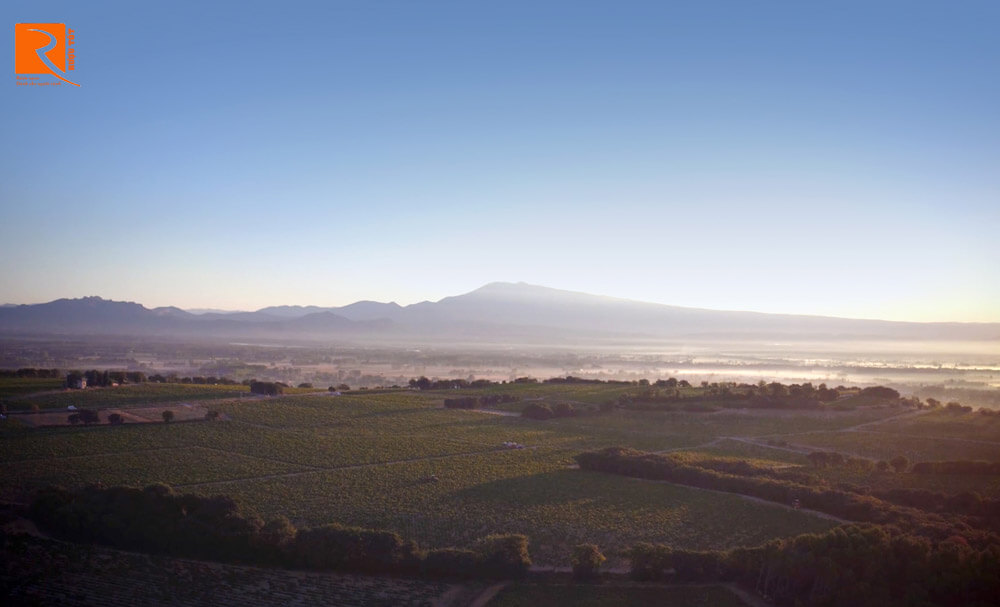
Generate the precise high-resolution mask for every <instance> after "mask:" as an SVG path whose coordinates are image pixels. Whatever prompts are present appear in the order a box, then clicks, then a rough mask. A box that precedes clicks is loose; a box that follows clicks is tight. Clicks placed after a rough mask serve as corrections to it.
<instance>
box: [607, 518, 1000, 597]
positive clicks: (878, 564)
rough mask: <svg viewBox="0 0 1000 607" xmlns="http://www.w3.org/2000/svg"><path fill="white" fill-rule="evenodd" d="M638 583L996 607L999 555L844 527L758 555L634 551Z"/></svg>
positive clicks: (641, 547) (955, 541) (952, 541)
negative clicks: (721, 584)
mask: <svg viewBox="0 0 1000 607" xmlns="http://www.w3.org/2000/svg"><path fill="white" fill-rule="evenodd" d="M627 556H628V558H629V561H630V565H631V566H630V572H631V575H632V577H633V578H634V579H637V580H657V581H677V582H702V583H706V582H707V583H718V582H736V583H739V584H741V585H743V586H745V587H747V588H753V589H754V590H756V591H757V593H758V594H759V595H761V596H763V597H764V598H765V599H766V600H768V601H771V602H773V603H774V604H775V605H823V606H828V607H840V606H844V607H848V606H850V607H868V606H872V607H881V606H882V605H906V606H909V605H913V606H924V605H967V606H974V605H982V606H985V605H994V604H996V598H997V597H998V596H1000V576H998V575H997V572H998V571H1000V549H998V547H997V546H990V547H988V548H983V549H975V548H972V547H970V546H969V545H968V544H966V543H964V541H963V540H962V539H961V538H957V537H956V538H949V539H947V540H945V541H942V542H939V543H933V542H930V541H929V540H927V538H923V537H916V536H913V535H909V534H906V533H902V532H901V531H900V530H898V529H895V528H893V527H880V526H874V525H849V526H843V527H838V528H835V529H832V530H831V531H829V532H827V533H824V534H821V535H814V534H809V535H800V536H798V537H795V538H791V539H787V540H774V541H771V542H769V543H767V544H765V545H763V546H759V547H756V548H737V549H734V550H729V551H705V552H696V551H689V550H675V549H672V548H670V547H669V546H665V545H653V544H638V545H636V546H633V547H632V548H631V549H629V550H628V552H627Z"/></svg>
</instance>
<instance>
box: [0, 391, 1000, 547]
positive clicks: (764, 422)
mask: <svg viewBox="0 0 1000 607" xmlns="http://www.w3.org/2000/svg"><path fill="white" fill-rule="evenodd" d="M239 388H242V387H239ZM503 388H505V389H507V390H508V391H509V390H512V389H516V390H520V391H522V392H524V395H529V394H530V395H532V396H531V398H539V397H542V398H545V399H546V400H547V401H549V402H566V401H578V402H584V400H583V399H590V400H593V401H599V400H600V399H601V398H605V397H609V395H612V394H616V393H617V391H619V390H620V387H618V386H604V387H603V388H604V389H605V390H606V392H607V393H606V394H603V395H602V393H601V391H600V389H601V388H602V386H593V385H584V386H577V385H572V386H561V385H558V386H553V385H532V384H525V385H514V386H510V385H508V386H503ZM496 389H497V390H499V388H496ZM232 390H233V387H228V386H219V387H214V386H187V385H178V384H172V385H165V386H164V385H147V386H134V387H123V388H115V389H107V390H94V391H87V392H83V393H81V392H74V393H65V394H62V393H61V394H55V395H47V396H42V397H39V399H41V400H43V402H45V403H46V404H47V406H57V405H58V406H62V405H63V404H64V403H56V400H57V399H56V398H55V397H65V398H68V397H72V396H77V397H82V398H84V399H85V400H86V405H85V406H92V407H97V408H100V407H123V406H130V405H131V406H142V405H151V404H152V405H155V404H156V403H162V402H176V401H177V400H185V401H190V402H195V401H198V400H200V399H211V405H210V406H211V408H212V409H214V410H218V411H220V412H221V413H222V414H223V419H225V420H228V421H221V420H220V421H214V422H190V423H183V424H178V423H175V424H142V425H140V424H126V425H124V426H119V427H111V426H107V425H102V426H95V427H65V428H50V429H28V428H17V427H13V424H7V427H5V428H4V429H2V430H0V463H2V464H3V465H4V468H5V474H4V475H2V476H0V493H2V494H3V495H4V496H6V497H7V498H8V499H11V498H14V499H25V497H26V495H27V493H28V492H29V491H30V490H31V489H32V488H34V487H38V486H41V485H44V484H47V483H59V484H64V485H70V486H79V485H83V484H87V483H93V482H102V483H104V484H108V485H111V484H130V485H148V484H152V483H156V482H165V483H168V484H171V485H173V486H175V487H177V488H178V490H181V491H185V492H194V493H199V494H208V495H212V494H219V493H224V494H228V495H232V496H233V497H234V498H236V499H237V500H238V501H239V502H240V503H241V504H242V505H243V506H244V507H245V508H246V509H248V510H249V511H251V512H254V513H256V514H258V515H260V516H261V517H264V518H269V517H273V516H277V515H285V516H288V517H289V518H290V519H291V520H292V521H293V522H294V523H296V524H298V525H320V524H324V523H328V522H343V523H348V524H354V525H363V526H370V527H378V528H387V529H392V530H395V531H398V532H400V533H401V534H403V535H404V536H406V537H409V538H413V539H416V540H418V541H419V542H420V543H421V544H422V545H424V546H428V547H440V546H447V545H465V544H468V543H469V542H471V541H473V540H474V539H476V538H478V537H481V536H483V535H487V534H490V533H525V534H527V535H528V536H529V537H530V538H531V550H532V554H533V555H534V557H535V560H536V562H538V563H540V564H557V565H563V564H566V563H567V562H568V560H569V552H570V550H571V549H572V546H574V545H575V544H577V543H580V542H594V543H597V544H598V545H600V546H601V548H602V549H603V550H604V551H605V553H606V554H608V556H609V557H610V558H611V559H612V563H617V564H621V559H620V557H618V556H617V553H618V551H619V550H620V549H622V548H625V547H627V546H629V545H631V544H633V543H635V542H638V541H650V542H666V543H669V544H671V545H674V546H678V547H683V548H692V549H707V548H723V547H730V546H736V545H755V544H759V543H761V542H764V541H766V540H768V539H770V538H774V537H785V536H792V535H797V534H800V533H806V532H819V531H823V530H825V529H828V528H830V527H831V526H833V525H834V524H835V523H834V522H832V521H830V520H827V519H823V518H819V517H816V516H813V515H812V514H810V513H806V512H797V511H790V510H788V509H786V508H783V507H782V506H780V505H775V504H768V503H761V502H756V501H752V500H748V499H744V498H742V497H740V496H736V495H729V494H720V493H713V492H707V491H702V490H699V489H694V488H688V487H681V486H675V485H670V484H663V483H651V482H644V481H637V480H632V479H628V478H624V477H618V476H612V475H604V474H598V473H592V472H584V471H580V470H577V469H574V468H573V466H572V464H573V456H574V455H576V454H577V453H579V452H581V451H584V450H589V449H595V448H600V447H606V446H612V445H622V446H631V447H635V448H639V449H644V450H654V451H657V450H682V449H683V450H692V451H694V452H698V453H704V454H711V455H729V456H738V457H741V458H748V459H756V460H762V461H765V462H770V463H773V464H774V465H776V466H782V467H787V466H789V465H792V466H795V465H807V461H806V460H805V458H804V455H803V454H801V453H795V452H792V451H788V450H785V449H780V448H774V447H768V446H762V445H755V444H748V443H747V442H741V441H738V440H735V439H734V438H727V437H742V438H746V437H750V438H754V437H762V438H757V440H760V441H766V440H771V441H772V443H773V444H774V445H780V444H783V441H786V440H787V441H789V442H794V443H796V444H797V443H800V442H805V441H812V443H810V444H816V446H817V447H819V446H826V445H829V448H833V447H834V446H841V447H844V450H845V452H854V451H856V450H866V449H867V450H870V451H871V452H873V453H874V452H878V451H879V450H887V451H886V452H887V453H888V452H890V451H891V452H892V454H893V455H894V454H896V452H895V451H894V449H893V445H891V444H889V445H888V446H887V445H886V441H883V440H882V436H881V435H880V436H879V437H878V439H877V440H873V439H872V436H873V435H871V434H869V433H867V432H847V431H843V430H845V429H850V428H854V427H855V426H858V425H860V424H868V423H869V422H873V421H879V420H884V419H888V418H891V417H893V416H897V415H899V414H900V413H901V411H900V410H898V409H893V408H885V407H882V408H877V407H876V408H859V409H856V410H850V411H839V412H834V411H827V412H810V411H763V412H754V411H744V410H725V411H719V412H715V413H690V412H643V411H623V410H617V411H614V412H611V413H607V414H602V415H597V414H593V415H582V416H579V417H575V418H562V419H555V420H548V421H533V420H528V419H524V418H521V417H509V416H501V415H492V414H487V413H483V412H477V411H463V410H448V409H443V408H442V407H441V403H442V400H443V398H444V396H443V395H451V394H453V393H454V392H457V391H452V392H446V393H433V392H431V393H421V392H412V391H397V392H383V393H367V394H366V393H364V392H356V393H350V394H347V395H344V396H333V395H330V394H327V393H323V392H320V393H316V394H299V395H289V396H284V397H279V398H259V397H258V398H251V397H249V396H243V397H242V398H232V397H231V396H233V394H232V393H231V392H227V391H232ZM239 394H244V395H245V392H241V391H239V390H237V392H236V395H237V396H238V395H239ZM220 397H229V398H224V399H223V400H217V399H219V398H220ZM78 402H79V401H78ZM514 404H516V405H518V406H524V402H521V403H514ZM81 405H82V403H81V404H78V406H81ZM917 419H919V420H920V421H923V420H922V418H916V419H913V421H910V420H895V419H890V420H889V421H886V422H884V423H882V424H876V425H874V426H864V428H865V429H878V430H880V431H881V430H882V428H883V426H885V427H891V425H892V424H896V423H899V422H902V421H906V422H907V423H913V422H915V421H916V420H917ZM929 421H934V420H933V419H930V420H929ZM944 421H947V420H944ZM941 423H943V422H941ZM928 427H932V426H928ZM949 431H950V432H957V430H955V429H953V428H952V429H951V430H949ZM928 432H930V430H928ZM768 437H771V438H768ZM895 439H897V440H906V441H913V440H914V439H912V438H908V437H905V436H897V437H895ZM947 440H950V441H952V442H958V443H960V444H962V445H966V446H968V445H972V446H974V447H975V448H977V449H980V450H982V451H983V452H984V453H993V452H990V451H989V449H990V448H991V447H990V446H989V445H982V444H980V443H963V442H961V441H955V439H947ZM505 441H514V442H516V443H520V444H521V445H523V446H524V447H525V448H523V449H505V448H504V447H503V443H504V442H505ZM933 442H934V441H933V440H928V439H921V440H920V441H918V442H917V446H920V445H927V444H932V443H933ZM890 443H891V441H890ZM925 450H926V447H925ZM973 451H975V449H972V450H971V451H962V452H961V453H959V452H956V451H955V450H953V449H952V450H947V449H944V450H941V451H940V452H937V453H936V455H938V457H926V458H923V459H954V458H958V457H959V456H960V455H961V454H964V453H972V452H973ZM977 453H978V452H977ZM905 454H906V455H907V457H911V455H910V453H909V452H908V453H905ZM929 455H933V454H932V453H929ZM880 457H881V456H880ZM996 457H997V458H1000V452H997V455H996ZM911 459H913V460H914V461H916V459H918V458H916V457H911ZM844 474H847V472H844ZM915 476H916V475H889V479H888V481H887V482H892V483H902V482H903V481H902V480H901V479H903V478H904V477H906V478H907V482H913V483H924V484H925V485H926V486H940V487H945V485H944V484H940V483H939V484H935V482H937V481H934V479H917V478H910V477H915ZM838 480H842V481H843V482H853V483H855V484H862V485H863V484H872V485H873V486H874V485H875V484H877V483H879V482H880V479H877V478H874V477H868V478H846V477H845V478H844V479H838ZM979 482H982V481H979ZM893 486H895V485H893ZM901 486H902V485H901ZM921 486H923V485H921ZM951 486H955V487H959V488H968V483H965V484H962V483H957V484H956V483H953V484H952V485H951ZM990 487H992V485H990ZM989 491H990V492H992V489H989Z"/></svg>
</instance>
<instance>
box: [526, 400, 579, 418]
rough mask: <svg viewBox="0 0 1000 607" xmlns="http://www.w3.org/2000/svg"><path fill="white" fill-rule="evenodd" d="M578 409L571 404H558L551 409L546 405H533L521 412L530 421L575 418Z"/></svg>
mask: <svg viewBox="0 0 1000 607" xmlns="http://www.w3.org/2000/svg"><path fill="white" fill-rule="evenodd" d="M576 414H577V412H576V409H575V408H573V405H571V404H570V403H558V404H556V406H555V407H550V406H548V405H546V404H545V403H531V404H530V405H528V406H527V407H525V408H524V409H522V410H521V416H522V417H527V418H529V419H541V420H544V419H552V418H555V417H575V416H576Z"/></svg>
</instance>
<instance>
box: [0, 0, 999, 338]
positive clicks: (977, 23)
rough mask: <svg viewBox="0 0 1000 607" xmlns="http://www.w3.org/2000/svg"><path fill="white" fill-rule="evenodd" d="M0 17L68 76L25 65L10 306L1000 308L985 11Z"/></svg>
mask: <svg viewBox="0 0 1000 607" xmlns="http://www.w3.org/2000/svg"><path fill="white" fill-rule="evenodd" d="M206 5H207V6H206ZM0 15H2V16H3V18H4V21H5V22H6V23H8V25H7V26H5V27H6V31H7V34H6V35H7V36H9V37H11V38H12V37H13V30H14V28H13V24H14V23H18V22H66V23H68V24H69V25H70V27H72V28H74V29H75V30H76V32H77V38H76V49H77V50H76V56H77V60H76V66H77V69H76V71H75V72H73V75H75V76H76V78H75V79H74V81H76V82H80V83H81V85H82V86H81V87H80V88H76V87H70V86H61V87H16V86H15V85H14V74H13V73H12V72H13V69H12V68H8V69H10V72H8V78H9V81H8V85H7V86H6V87H5V88H4V90H3V92H2V94H0V110H2V115H3V116H4V141H5V144H4V145H3V146H2V148H0V162H2V165H0V166H2V167H3V169H2V171H3V173H2V174H0V176H2V178H0V212H2V214H0V276H2V278H0V301H2V302H11V303H33V302H41V301H47V300H51V299H55V298H58V297H79V296H83V295H101V296H103V297H108V298H114V299H125V300H132V301H139V302H141V303H144V304H146V305H149V306H155V305H179V306H181V307H215V308H231V309H255V308H259V307H262V306H265V305H271V304H287V303H300V304H317V305H338V304H345V303H349V302H351V301H354V300H357V299H377V300H396V301H398V302H400V303H410V302H414V301H419V300H424V299H432V300H434V299H439V298H441V297H444V296H447V295H453V294H457V293H461V292H465V291H469V290H472V289H474V288H476V287H478V286H480V285H482V284H484V283H487V282H491V281H497V280H507V281H526V282H530V283H535V284H544V285H548V286H553V287H559V288H566V289H572V290H579V291H586V292H591V293H599V294H606V295H615V296H619V297H626V298H633V299H642V300H648V301H656V302H661V303H668V304H675V305H688V306H697V307H708V308H719V309H744V310H759V311H770V312H792V313H804V314H830V315H838V316H855V317H878V318H888V319H900V320H956V321H973V320H980V321H984V320H990V321H1000V269H998V268H1000V241H998V238H997V235H998V231H1000V230H998V228H1000V170H998V169H1000V110H998V108H1000V78H997V73H998V71H997V70H998V66H1000V38H998V37H997V36H996V32H997V31H998V30H1000V4H997V3H996V2H992V1H982V2H962V3H942V2H913V1H908V2H836V3H822V4H820V3H805V2H753V3H750V2H738V1H732V2H610V1H609V2H581V1H574V2H523V3H522V2H502V3H501V2H494V3H479V2H419V1H400V2H373V1H372V2H361V1H358V2H339V1H328V2H315V3H313V2H295V1H290V2H281V3H279V2H267V3H257V2H211V3H201V2H187V3H185V2H162V3H160V2H100V1H96V2H86V3H83V2H72V3H71V2H66V3H62V2H44V1H32V2H22V1H16V0H15V1H7V2H5V3H4V5H3V7H2V8H0ZM6 47H7V48H8V49H11V48H12V47H13V44H12V40H9V41H8V44H7V45H6ZM8 52H11V51H8ZM9 59H12V58H9ZM12 63H13V61H10V62H9V63H8V66H10V65H11V64H12Z"/></svg>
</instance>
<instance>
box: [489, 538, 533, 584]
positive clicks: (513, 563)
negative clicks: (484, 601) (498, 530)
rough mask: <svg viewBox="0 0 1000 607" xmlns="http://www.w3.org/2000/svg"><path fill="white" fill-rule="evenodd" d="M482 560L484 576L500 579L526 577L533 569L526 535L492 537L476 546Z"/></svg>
mask: <svg viewBox="0 0 1000 607" xmlns="http://www.w3.org/2000/svg"><path fill="white" fill-rule="evenodd" d="M476 548H477V550H478V551H479V553H480V555H481V558H482V567H481V571H482V573H483V575H486V576H489V577H499V578H519V577H524V576H525V575H526V574H527V573H528V569H529V568H530V567H531V555H530V554H529V553H528V538H527V536H524V535H490V536H487V537H484V538H483V539H481V540H479V542H478V543H477V544H476Z"/></svg>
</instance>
